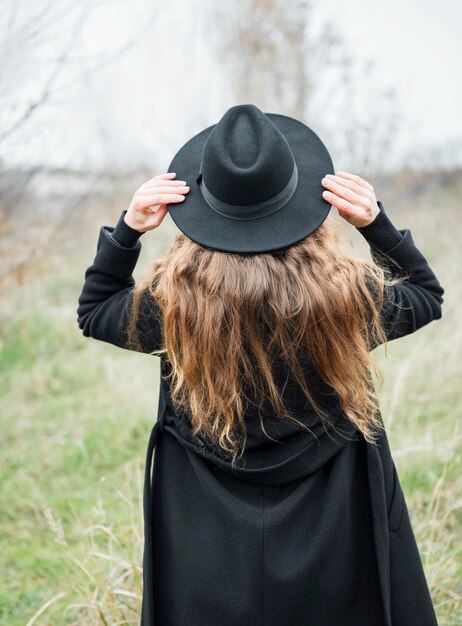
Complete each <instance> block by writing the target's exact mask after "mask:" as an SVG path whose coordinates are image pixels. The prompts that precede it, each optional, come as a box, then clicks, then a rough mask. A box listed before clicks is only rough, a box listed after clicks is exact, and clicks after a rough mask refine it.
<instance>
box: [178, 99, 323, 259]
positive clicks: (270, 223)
mask: <svg viewBox="0 0 462 626" xmlns="http://www.w3.org/2000/svg"><path fill="white" fill-rule="evenodd" d="M168 171H169V172H175V173H176V178H177V180H185V181H186V182H187V184H188V185H189V187H190V190H189V192H188V193H187V194H186V196H185V199H184V201H183V202H179V203H171V204H169V206H168V211H169V213H170V215H171V217H172V219H173V221H174V222H175V224H176V226H177V227H178V228H179V229H180V230H181V231H182V232H183V233H184V234H185V235H187V236H188V237H189V238H190V239H192V240H193V241H195V242H196V243H198V244H200V245H201V246H203V247H205V248H211V249H215V250H221V251H223V252H233V253H241V254H246V253H261V252H272V251H276V250H280V249H283V248H286V247H288V246H290V245H292V244H295V243H297V242H299V241H301V240H302V239H304V238H305V237H306V236H307V235H309V234H310V233H312V232H313V231H314V230H316V229H317V228H318V227H319V226H320V225H321V224H322V222H323V221H324V220H325V219H326V217H327V216H328V214H329V211H330V208H331V205H330V204H329V203H328V202H327V201H326V200H325V199H324V198H323V196H322V192H323V191H324V188H323V187H322V184H321V180H322V178H323V177H324V176H325V175H326V174H334V173H335V172H334V166H333V163H332V158H331V156H330V154H329V152H328V150H327V148H326V146H325V145H324V143H323V142H322V141H321V139H320V138H319V137H318V135H317V134H316V133H315V132H314V131H313V130H312V129H311V128H309V127H308V126H306V125H305V124H304V123H303V122H300V121H299V120H297V119H294V118H292V117H288V116H287V115H280V114H277V113H263V112H262V111H261V110H260V109H259V108H258V107H257V106H255V105H253V104H239V105H236V106H233V107H231V108H230V109H228V110H227V111H226V113H225V114H224V115H223V117H222V118H221V119H220V120H219V121H218V122H217V123H216V124H213V125H212V126H209V127H207V128H206V129H204V130H202V131H201V132H199V133H198V134H196V135H194V137H192V138H191V139H190V140H189V141H187V142H186V143H185V144H184V145H183V146H182V147H181V148H180V150H178V152H177V153H176V154H175V156H174V157H173V160H172V162H171V163H170V166H169V169H168Z"/></svg>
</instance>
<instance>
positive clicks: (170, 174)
mask: <svg viewBox="0 0 462 626" xmlns="http://www.w3.org/2000/svg"><path fill="white" fill-rule="evenodd" d="M175 176H176V172H167V173H166V174H157V176H153V177H152V178H150V179H149V180H147V181H146V182H145V183H144V184H145V185H146V184H147V183H151V182H152V181H153V180H159V179H163V180H168V179H172V178H175Z"/></svg>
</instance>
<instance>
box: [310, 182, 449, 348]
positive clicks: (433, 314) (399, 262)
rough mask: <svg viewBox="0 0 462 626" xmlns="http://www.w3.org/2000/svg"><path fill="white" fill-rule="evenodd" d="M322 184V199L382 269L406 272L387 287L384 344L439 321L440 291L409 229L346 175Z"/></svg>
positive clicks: (363, 184) (362, 184)
mask: <svg viewBox="0 0 462 626" xmlns="http://www.w3.org/2000/svg"><path fill="white" fill-rule="evenodd" d="M322 184H323V185H324V186H325V187H326V190H325V191H324V192H323V196H324V198H325V199H326V200H328V201H329V202H330V203H331V204H332V205H333V206H335V207H336V208H337V209H338V212H339V214H340V216H341V217H343V218H344V219H345V220H346V221H348V222H349V223H350V224H352V225H353V226H354V227H355V228H356V229H357V230H358V231H359V232H360V233H361V235H362V236H363V237H364V238H365V239H366V240H367V241H368V243H369V245H370V248H371V256H372V258H373V260H375V261H376V262H378V261H380V262H381V264H382V265H386V266H387V267H388V268H389V269H390V270H391V273H392V274H393V275H395V276H404V275H408V274H409V277H408V278H407V279H406V280H405V281H404V282H402V283H400V284H398V285H394V286H392V287H388V286H386V287H385V293H384V304H383V308H382V311H381V317H382V321H383V326H384V329H385V332H386V336H387V340H388V341H392V340H393V339H397V338H399V337H404V336H405V335H409V334H411V333H414V332H415V331H416V330H418V329H419V328H422V326H425V325H426V324H429V323H430V322H431V321H433V320H436V319H440V318H441V317H442V304H443V294H444V289H443V287H442V286H441V285H440V283H439V281H438V279H437V277H436V276H435V273H434V272H433V270H432V269H431V268H430V266H429V264H428V262H427V260H426V258H425V257H424V255H423V254H422V252H421V251H420V250H419V249H418V248H417V246H416V245H415V243H414V240H413V238H412V235H411V231H410V230H409V229H408V228H405V229H402V230H400V229H397V228H396V227H395V226H394V224H393V223H392V222H391V220H390V218H389V216H388V215H387V214H386V212H385V209H384V207H383V204H382V202H380V201H378V200H377V198H376V196H375V192H374V188H373V186H372V185H371V184H370V183H369V182H367V181H365V180H363V179H362V178H360V177H359V176H356V175H355V174H350V173H348V172H337V175H332V174H328V175H326V177H325V178H324V179H323V180H322ZM377 345H379V344H378V343H376V344H374V345H372V346H371V350H372V349H374V348H376V347H377Z"/></svg>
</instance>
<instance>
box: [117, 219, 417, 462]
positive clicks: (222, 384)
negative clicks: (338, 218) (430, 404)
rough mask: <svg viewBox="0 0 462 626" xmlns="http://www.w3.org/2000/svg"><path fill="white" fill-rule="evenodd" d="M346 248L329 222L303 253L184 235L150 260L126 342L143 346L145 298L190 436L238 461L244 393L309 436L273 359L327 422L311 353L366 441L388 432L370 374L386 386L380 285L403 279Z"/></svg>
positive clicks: (299, 248) (303, 245)
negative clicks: (380, 352)
mask: <svg viewBox="0 0 462 626" xmlns="http://www.w3.org/2000/svg"><path fill="white" fill-rule="evenodd" d="M341 239H342V237H341V234H340V231H339V230H338V226H337V224H336V223H335V222H333V221H332V218H331V217H330V216H329V217H328V218H327V219H326V220H325V221H324V222H323V223H322V224H321V226H320V227H319V228H317V229H316V230H315V231H314V232H313V233H311V234H310V235H309V236H308V237H306V238H305V239H303V240H302V241H300V242H299V243H297V244H294V245H292V246H290V247H288V248H286V249H283V250H281V251H276V252H268V253H260V254H247V255H241V254H234V253H229V252H221V251H217V250H211V249H207V248H204V247H202V246H200V245H199V244H197V243H195V242H194V241H192V240H191V239H189V238H188V237H186V236H185V235H184V234H183V233H177V234H176V235H175V238H174V240H173V243H172V245H171V247H170V250H169V252H168V255H167V258H165V259H162V260H155V261H154V262H153V263H152V265H151V271H150V272H149V275H148V277H147V278H146V279H145V280H144V281H142V282H140V283H139V284H138V285H137V286H136V287H135V288H134V292H133V306H132V308H131V316H130V320H129V324H128V328H127V331H128V335H127V336H128V344H130V345H132V346H136V345H137V343H138V337H137V332H136V325H137V316H138V315H139V310H140V298H141V295H142V293H143V292H146V293H148V294H149V295H150V297H152V298H154V300H155V301H156V303H157V305H158V306H160V310H161V311H162V320H163V321H162V337H163V341H164V343H163V347H162V349H159V350H156V351H154V352H153V354H157V355H161V354H165V356H166V358H167V360H168V362H169V363H170V365H171V369H170V372H171V373H170V376H168V378H170V379H171V380H170V382H171V386H170V389H171V397H172V401H173V402H174V404H175V406H176V408H177V409H179V410H187V411H189V412H190V415H191V421H192V433H193V436H198V435H205V436H206V437H207V438H208V439H209V441H212V442H215V443H217V444H218V445H219V446H220V447H221V448H222V449H223V450H224V451H226V452H227V453H231V454H232V456H233V462H234V461H235V459H236V458H237V457H238V451H239V447H238V441H239V434H238V431H239V427H240V429H241V430H240V432H241V433H244V436H245V432H246V429H245V420H244V415H245V410H246V398H247V396H246V394H245V393H244V389H247V387H245V385H250V389H251V390H252V394H253V397H255V398H261V400H262V402H263V400H266V399H267V400H268V401H269V402H270V405H271V407H272V409H273V410H274V412H275V413H276V414H277V415H278V416H280V417H282V418H284V417H285V418H287V419H293V420H295V421H296V422H297V423H298V424H300V426H301V427H302V428H307V426H306V425H305V424H303V423H301V422H299V421H298V420H297V418H296V417H294V416H293V415H292V413H291V412H290V411H289V409H288V408H287V407H286V406H285V405H284V404H283V402H282V399H281V395H280V392H279V389H278V387H277V385H276V383H275V380H274V378H273V372H272V368H271V354H274V352H272V350H277V351H278V354H279V355H280V356H281V357H282V358H283V359H284V360H285V363H286V364H287V367H288V368H290V372H291V375H292V376H293V378H294V379H295V380H296V382H297V383H298V385H300V387H301V389H302V390H303V393H304V394H305V396H306V398H307V400H308V402H309V404H310V405H311V406H312V407H313V408H314V409H315V410H316V411H317V413H318V414H319V417H320V419H321V420H322V421H323V423H325V424H329V422H330V421H332V420H331V418H330V416H329V415H328V413H326V412H325V411H324V410H323V409H322V407H321V406H320V405H319V404H318V403H317V402H316V399H315V397H314V394H312V393H310V390H309V388H308V386H307V376H306V372H305V374H304V371H303V368H302V365H301V360H300V355H308V357H309V360H310V363H311V364H312V366H313V367H314V369H315V371H316V373H317V374H318V375H319V376H320V377H321V379H322V380H323V381H324V382H325V383H327V384H328V385H329V386H330V387H332V388H333V389H334V391H335V392H336V393H337V394H338V397H339V399H340V401H341V405H342V409H343V411H344V412H345V414H346V415H347V417H348V418H349V419H350V420H351V422H353V424H354V425H355V427H356V428H357V429H358V430H360V431H361V432H362V433H363V435H364V437H365V439H366V440H367V441H368V442H370V443H374V442H375V436H376V435H377V434H378V433H379V432H380V430H381V428H382V427H383V425H382V422H381V419H380V413H379V405H378V399H377V396H376V394H375V391H374V388H373V385H372V384H371V378H370V373H371V370H373V371H374V373H375V374H376V375H377V376H378V378H379V380H380V381H381V382H382V381H383V375H382V372H381V371H380V369H379V368H378V366H377V365H376V364H375V362H374V361H373V359H372V358H371V354H370V347H371V346H372V347H374V346H376V345H379V344H381V343H383V344H385V345H386V335H385V330H384V328H383V326H382V320H381V315H380V311H381V309H382V306H383V298H384V287H385V285H390V286H391V285H393V284H397V283H399V282H401V281H402V280H404V278H405V277H404V276H401V277H397V276H396V275H395V276H393V275H392V274H391V273H390V272H389V270H388V269H387V267H386V265H385V264H379V263H375V262H373V261H372V260H368V259H363V258H360V257H358V256H357V255H354V254H350V253H349V252H347V251H345V250H344V249H342V247H341ZM373 294H375V295H373ZM145 295H146V294H145ZM260 423H261V425H262V427H263V423H262V421H261V419H260ZM263 430H264V427H263ZM308 430H309V429H308ZM197 438H198V439H199V436H198V437H197ZM244 441H245V438H244ZM243 451H244V447H242V449H241V452H240V454H239V456H240V455H241V454H242V453H243Z"/></svg>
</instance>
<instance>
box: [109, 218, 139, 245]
mask: <svg viewBox="0 0 462 626" xmlns="http://www.w3.org/2000/svg"><path fill="white" fill-rule="evenodd" d="M126 213H127V209H124V210H123V211H122V213H121V214H120V217H119V220H118V222H117V224H116V225H115V227H114V230H113V232H112V233H111V234H112V237H113V238H114V239H115V240H116V241H117V243H119V244H120V245H121V246H124V247H125V248H131V247H133V246H134V245H135V244H136V243H137V242H138V239H139V238H140V237H141V235H144V232H141V231H139V230H136V228H132V227H131V226H129V225H128V224H127V222H126V221H125V215H126Z"/></svg>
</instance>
